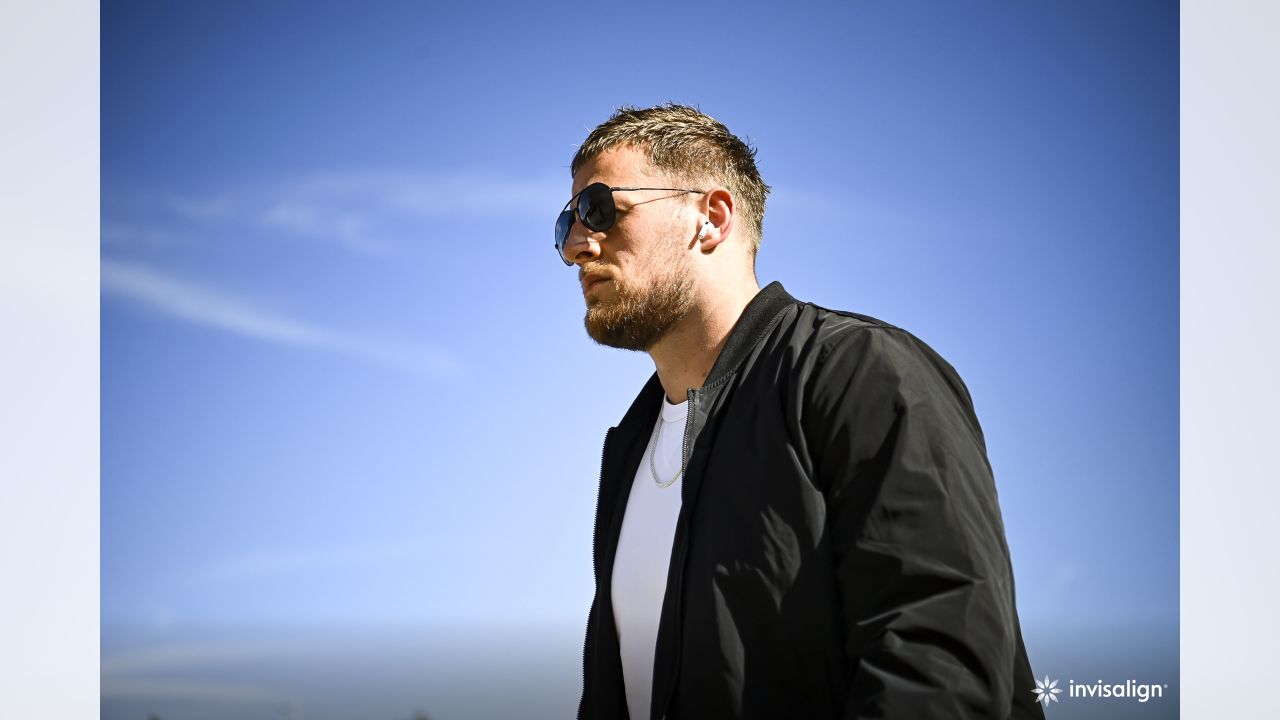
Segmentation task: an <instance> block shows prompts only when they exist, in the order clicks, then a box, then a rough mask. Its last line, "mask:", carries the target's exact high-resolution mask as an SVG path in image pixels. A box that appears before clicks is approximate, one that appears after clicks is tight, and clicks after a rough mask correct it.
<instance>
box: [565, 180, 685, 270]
mask: <svg viewBox="0 0 1280 720" xmlns="http://www.w3.org/2000/svg"><path fill="white" fill-rule="evenodd" d="M619 190H624V191H626V190H670V191H672V192H679V193H697V194H699V195H701V194H702V193H705V192H706V190H686V189H685V188H657V187H609V186H608V185H606V184H604V183H602V182H598V183H592V184H590V185H588V186H586V187H584V188H582V190H581V191H580V192H579V193H578V194H577V195H574V196H573V197H571V198H569V202H567V203H565V205H564V210H562V211H560V217H558V218H556V254H557V255H559V256H560V260H561V261H562V262H563V263H564V264H565V265H573V263H572V262H570V261H569V260H568V259H567V258H565V256H564V246H565V244H566V243H568V241H569V229H570V228H572V227H573V221H574V216H575V215H576V216H577V219H578V221H579V222H581V223H582V224H583V226H585V227H586V228H587V229H588V230H591V231H592V232H604V231H605V230H608V229H609V228H611V227H613V223H614V221H616V220H617V219H618V206H617V205H614V203H613V194H614V193H615V192H618V191H619ZM672 197H675V196H674V195H673V196H672ZM575 205H576V207H575ZM575 210H576V213H575Z"/></svg>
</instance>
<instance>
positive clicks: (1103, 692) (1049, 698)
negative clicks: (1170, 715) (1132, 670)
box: [1031, 675, 1169, 706]
mask: <svg viewBox="0 0 1280 720" xmlns="http://www.w3.org/2000/svg"><path fill="white" fill-rule="evenodd" d="M1168 689H1169V685H1168V683H1163V684H1161V683H1140V682H1138V681H1137V680H1126V681H1124V682H1123V683H1104V682H1102V681H1101V680H1099V681H1098V682H1096V683H1092V684H1090V685H1078V684H1076V682H1075V681H1074V680H1067V697H1069V698H1124V699H1127V698H1135V699H1137V701H1138V702H1140V703H1144V702H1147V701H1148V700H1151V699H1153V698H1162V697H1164V691H1165V690H1168ZM1031 692H1033V693H1035V694H1036V702H1038V703H1040V704H1041V705H1045V706H1047V705H1048V704H1049V703H1051V702H1058V694H1059V693H1061V692H1062V688H1060V687H1058V681H1057V680H1050V679H1049V676H1048V675H1045V676H1044V680H1036V686H1035V687H1034V688H1032V690H1031Z"/></svg>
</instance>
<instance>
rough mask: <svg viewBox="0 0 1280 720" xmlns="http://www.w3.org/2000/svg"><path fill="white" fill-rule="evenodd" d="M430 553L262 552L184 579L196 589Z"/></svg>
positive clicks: (419, 545) (404, 546)
mask: <svg viewBox="0 0 1280 720" xmlns="http://www.w3.org/2000/svg"><path fill="white" fill-rule="evenodd" d="M431 552H432V546H431V545H429V544H427V543H425V542H408V541H406V542H399V543H394V544H383V545H368V546H358V547H350V546H342V547H331V548H317V547H309V548H300V549H262V550H257V551H253V552H249V553H245V554H243V555H238V556H235V557H230V558H226V559H224V560H221V561H218V562H215V563H213V564H211V565H208V566H205V567H203V568H199V569H197V570H195V571H194V572H193V573H191V575H189V576H188V579H189V581H190V582H191V583H193V584H196V585H206V584H218V585H220V584H224V583H238V582H245V581H250V580H258V579H261V578H264V577H273V576H279V575H284V574H290V573H297V572H306V571H312V570H321V569H325V570H329V569H335V568H343V567H355V566H361V565H369V564H373V563H379V562H383V561H386V560H395V559H406V558H422V557H424V556H426V555H429V554H430V553H431Z"/></svg>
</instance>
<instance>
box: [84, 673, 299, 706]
mask: <svg viewBox="0 0 1280 720" xmlns="http://www.w3.org/2000/svg"><path fill="white" fill-rule="evenodd" d="M102 696H103V697H108V698H156V699H158V698H167V699H181V700H218V701H223V702H245V703H271V704H279V705H282V706H285V707H290V706H293V705H300V704H301V702H300V700H299V699H297V698H290V697H289V696H287V695H285V694H283V693H279V692H276V691H274V690H268V689H266V688H259V687H251V686H246V685H229V684H221V683H207V682H191V681H187V680H132V679H122V678H109V677H108V678H103V680H102Z"/></svg>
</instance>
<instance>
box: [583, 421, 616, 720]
mask: <svg viewBox="0 0 1280 720" xmlns="http://www.w3.org/2000/svg"><path fill="white" fill-rule="evenodd" d="M613 430H614V429H613V428H609V429H608V430H606V431H605V433H604V445H602V446H601V447H600V479H599V481H598V482H597V483H596V518H595V526H594V527H592V528H591V579H592V580H593V581H595V585H596V592H595V595H594V596H592V598H591V609H590V610H588V611H587V629H586V631H585V632H584V633H583V638H582V683H583V687H584V688H585V687H586V682H587V650H588V648H587V641H588V640H589V639H590V638H591V621H592V620H595V618H593V617H592V615H593V614H594V610H595V605H596V596H598V595H599V594H600V583H599V576H600V568H599V564H598V563H597V562H596V535H598V534H599V529H600V528H599V526H600V496H601V494H603V490H604V456H605V451H606V450H608V448H609V435H610V434H612V433H613ZM592 699H593V698H586V697H584V698H583V702H582V707H580V708H578V720H582V715H583V713H584V712H586V708H587V702H588V701H590V700H592Z"/></svg>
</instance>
